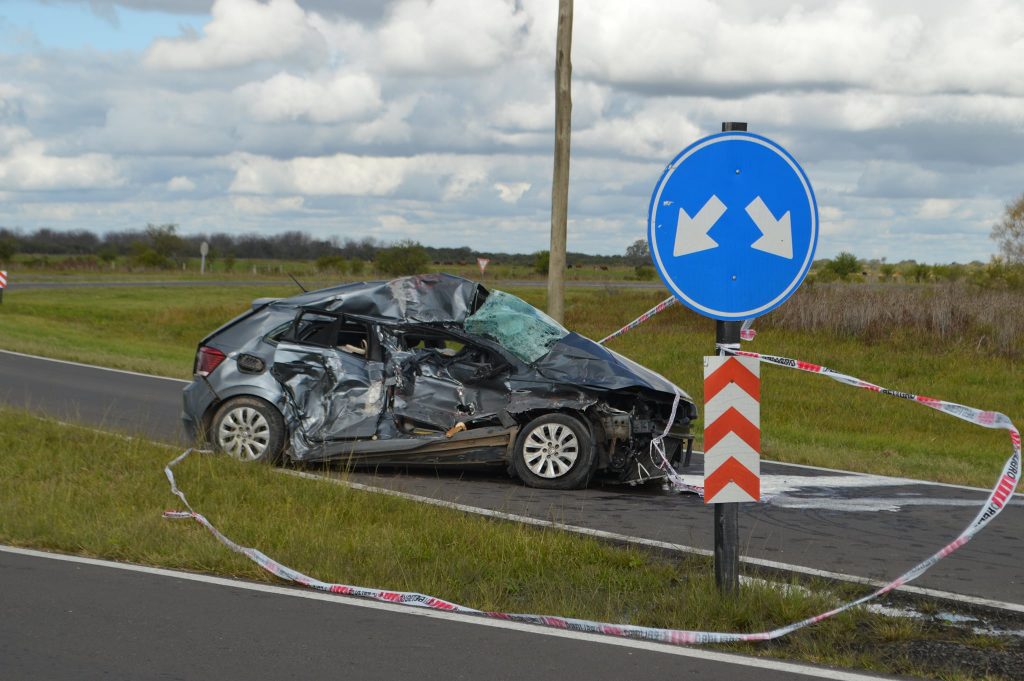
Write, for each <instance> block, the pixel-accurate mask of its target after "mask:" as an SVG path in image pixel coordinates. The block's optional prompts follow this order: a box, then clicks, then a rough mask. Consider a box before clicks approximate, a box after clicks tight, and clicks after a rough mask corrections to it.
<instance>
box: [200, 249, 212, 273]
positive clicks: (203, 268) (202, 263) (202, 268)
mask: <svg viewBox="0 0 1024 681" xmlns="http://www.w3.org/2000/svg"><path fill="white" fill-rule="evenodd" d="M209 253H210V244H208V243H206V242H205V241H204V242H203V243H201V244H199V255H200V256H201V257H202V260H201V261H200V263H199V274H206V256H207V255H209Z"/></svg>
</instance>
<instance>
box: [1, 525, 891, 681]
mask: <svg viewBox="0 0 1024 681" xmlns="http://www.w3.org/2000/svg"><path fill="white" fill-rule="evenodd" d="M0 551H2V552H4V553H11V554H15V555H21V556H30V557H33V558H46V559H49V560H59V561H65V562H69V563H79V564H82V565H92V566H95V567H105V568H111V569H115V570H125V571H127V572H139V573H143V574H147V575H153V576H157V577H171V578H174V579H184V580H188V581H192V582H200V583H203V584H213V585H216V586H226V587H231V588H234V589H245V590H247V591H257V592H261V593H267V594H274V595H277V596H290V597H292V598H306V599H309V600H314V601H325V602H328V603H337V604H339V605H350V606H355V607H359V608H369V609H372V610H384V611H387V612H393V613H398V614H404V615H415V616H417V617H429V618H433V619H439V620H448V621H450V622H461V623H464V624H475V625H477V626H485V627H495V628H497V629H506V630H513V631H523V632H528V633H532V634H538V635H541V636H554V637H557V638H567V639H572V640H575V641H587V642H590V643H600V644H604V645H613V646H620V647H623V648H634V649H639V650H649V651H651V652H656V653H665V654H668V655H678V656H680V657H691V658H697V659H701V660H709V661H712V662H722V663H724V664H735V665H739V666H743V667H756V668H760V669H770V670H772V671H779V672H785V673H789V674H802V675H804V676H810V677H813V678H818V679H835V680H836V681H861V680H867V679H882V678H888V677H881V676H870V675H867V674H858V673H855V672H846V671H841V670H837V669H820V668H817V667H808V666H804V665H801V664H796V663H793V662H780V661H778V660H771V659H766V658H751V657H744V656H742V655H730V654H728V653H718V652H714V651H709V650H704V649H701V648H683V647H679V646H672V645H666V644H661V643H651V642H648V641H636V640H632V639H621V638H613V637H610V636H601V635H598V634H585V633H580V632H574V631H569V630H563V629H549V628H546V627H539V626H536V625H531V624H519V623H517V622H504V621H501V620H486V619H482V618H480V617H474V616H472V615H458V614H454V613H447V612H442V611H437V610H421V609H419V608H415V607H413V606H405V605H395V604H392V603H383V602H378V601H369V600H364V599H361V598H353V597H349V596H338V595H335V594H326V593H321V592H318V591H309V590H305V589H296V588H292V587H283V586H272V585H269V584H260V583H257V582H244V581H241V580H236V579H227V578H224V577H214V576H211V575H202V574H196V573H192V572H179V571H177V570H168V569H165V568H154V567H148V566H145V565H134V564H132V563H118V562H114V561H109V560H98V559H96V558H84V557H80V556H68V555H64V554H58V553H47V552H45V551H34V550H31V549H21V548H16V547H13V546H5V545H2V544H0Z"/></svg>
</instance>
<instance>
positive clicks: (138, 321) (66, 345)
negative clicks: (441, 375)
mask: <svg viewBox="0 0 1024 681" xmlns="http://www.w3.org/2000/svg"><path fill="white" fill-rule="evenodd" d="M295 291H296V289H295V287H294V285H292V284H281V285H280V286H237V285H225V286H224V287H194V288H192V287H166V288H163V287H139V288H95V289H78V288H69V289H44V290H40V289H37V290H31V289H29V290H21V291H19V290H17V289H16V288H14V289H11V290H9V291H8V292H7V294H6V296H5V299H4V303H3V305H2V306H0V347H3V348H6V349H11V350H17V351H21V352H27V353H33V354H40V355H46V356H51V357H58V358H63V359H71V360H75V361H81V362H87V363H93V364H100V365H104V366H112V367H117V368H124V369H131V370H135V371H143V372H148V373H156V374H161V375H166V376H174V377H179V378H188V377H189V376H190V372H191V368H192V360H193V355H194V353H195V347H196V343H197V342H198V341H199V340H200V339H201V338H202V337H203V336H205V335H206V334H207V333H209V332H210V331H212V330H213V329H215V328H216V327H218V326H219V325H220V324H222V323H223V322H225V321H227V320H228V319H230V318H232V317H234V316H235V315H236V314H238V313H240V312H242V311H244V310H245V309H246V308H247V306H248V305H249V303H250V302H251V300H252V299H253V298H257V297H262V296H273V295H291V294H292V293H294V292H295ZM512 292H514V293H516V294H517V295H520V296H522V297H523V298H525V299H527V300H528V301H529V302H531V303H534V304H536V305H543V302H544V296H545V292H544V290H543V289H540V288H523V289H519V290H515V289H513V290H512ZM663 298H664V293H663V292H660V291H648V290H622V289H612V288H600V289H573V288H570V289H569V292H568V297H567V319H566V325H567V326H568V327H569V328H571V329H574V330H578V331H580V332H581V333H583V334H584V335H587V336H590V337H591V338H601V337H603V336H604V335H606V334H607V333H609V332H611V331H613V330H615V329H617V328H619V327H620V326H621V325H623V324H625V323H626V322H628V321H631V320H632V319H633V318H635V317H636V316H637V315H639V314H640V313H642V312H644V311H645V310H647V309H649V308H650V307H652V306H653V305H654V304H656V303H657V302H659V301H660V300H662V299H663ZM609 346H610V347H611V348H612V349H614V350H617V351H619V352H622V353H623V354H625V355H627V356H629V357H631V358H632V359H634V360H636V361H638V362H640V363H642V364H644V365H646V366H649V367H650V368H652V369H654V370H655V371H658V372H659V373H661V374H663V375H665V376H666V377H668V378H670V379H671V380H673V381H675V382H676V383H677V384H679V385H680V386H682V387H683V388H685V389H687V390H688V391H689V392H690V393H691V395H692V396H693V397H694V398H695V399H696V400H697V401H698V404H699V403H700V402H701V400H702V395H701V385H702V362H701V357H702V356H704V355H706V354H711V353H712V352H713V349H714V322H712V321H710V320H707V319H703V318H701V317H698V316H697V315H695V314H693V313H691V312H689V311H688V310H685V309H683V308H682V307H681V306H675V307H673V308H670V309H669V310H667V311H665V312H664V313H662V314H661V315H659V316H657V317H655V318H654V319H652V320H651V321H649V322H648V323H647V324H645V325H643V326H641V327H640V328H639V329H636V330H634V331H633V332H631V333H629V334H626V335H625V336H622V337H620V338H617V339H615V340H613V341H611V342H610V343H609ZM746 347H748V348H750V349H751V350H755V351H760V352H765V353H769V354H775V355H783V356H788V357H795V358H799V359H804V360H807V361H811V362H815V363H819V364H824V365H826V366H829V367H831V368H833V369H836V370H838V371H842V372H844V373H848V374H852V375H855V376H858V377H860V378H863V379H866V380H868V381H871V382H874V383H878V384H880V385H884V386H886V387H889V388H894V389H898V390H903V391H907V392H913V393H918V394H924V395H929V396H932V397H937V398H940V399H945V400H950V401H954V402H960V403H963V404H967V405H970V406H975V407H978V408H982V409H992V410H996V411H1002V412H1003V413H1005V414H1007V415H1008V416H1010V418H1012V419H1016V420H1017V421H1018V422H1020V421H1024V414H1022V411H1021V396H1022V390H1021V377H1022V371H1021V369H1022V366H1021V361H1020V360H1019V359H1013V358H1010V357H1004V356H989V355H987V354H985V353H984V352H972V351H970V350H969V349H965V348H964V347H963V346H962V345H952V346H945V345H942V344H939V343H936V342H934V341H932V342H920V340H919V339H917V338H914V337H906V338H900V337H898V336H897V337H895V338H886V339H885V340H884V341H878V342H864V341H861V340H857V339H856V338H852V337H844V336H825V335H823V334H816V333H811V332H807V331H791V330H786V329H778V328H765V329H764V330H762V331H761V333H760V334H759V335H758V337H757V340H756V341H755V342H754V343H751V344H748V345H747V346H746ZM762 381H763V388H762V394H763V399H762V430H763V444H764V456H765V458H768V459H776V460H781V461H789V462H793V463H803V464H811V465H819V466H827V467H834V468H842V469H846V470H856V471H863V472H869V473H876V474H883V475H897V476H906V477H911V478H917V479H924V480H937V481H942V482H950V483H956V484H969V485H976V486H982V487H985V486H989V485H991V484H992V481H993V480H994V479H995V477H996V475H997V474H998V472H999V470H1000V467H1001V465H1002V463H1003V461H1004V460H1005V459H1006V457H1007V456H1008V455H1009V453H1010V447H1009V439H1008V437H1007V436H1006V434H1005V432H1004V431H990V430H986V429H983V428H980V427H978V426H973V425H971V424H968V423H965V422H963V421H960V420H958V419H954V418H952V417H949V416H946V415H944V414H940V413H938V412H935V411H933V410H930V409H927V408H925V407H922V406H920V405H916V404H912V403H910V402H908V401H904V400H898V399H895V398H889V397H883V396H879V395H875V394H871V393H868V392H867V391H859V390H855V389H853V388H849V387H847V386H843V385H841V384H839V383H836V382H834V381H832V380H829V379H827V378H824V377H820V376H813V375H809V374H806V373H803V372H797V371H793V370H787V369H783V368H778V367H771V366H764V367H763V370H762Z"/></svg>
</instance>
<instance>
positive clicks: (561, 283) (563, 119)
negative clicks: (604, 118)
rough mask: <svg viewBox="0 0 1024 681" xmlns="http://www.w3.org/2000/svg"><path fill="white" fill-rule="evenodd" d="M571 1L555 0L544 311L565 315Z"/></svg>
mask: <svg viewBox="0 0 1024 681" xmlns="http://www.w3.org/2000/svg"><path fill="white" fill-rule="evenodd" d="M572 2H573V0H558V38H557V40H556V43H555V170H554V174H553V176H552V181H551V250H550V252H549V256H550V257H549V260H548V314H549V315H551V317H552V318H554V319H555V320H556V321H558V322H562V321H564V319H565V242H566V225H567V223H568V220H569V135H570V131H571V130H572V60H571V59H570V54H571V52H572Z"/></svg>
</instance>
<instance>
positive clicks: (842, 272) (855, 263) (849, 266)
mask: <svg viewBox="0 0 1024 681" xmlns="http://www.w3.org/2000/svg"><path fill="white" fill-rule="evenodd" d="M825 269H828V270H831V271H832V272H833V273H834V274H835V275H836V276H837V277H839V278H840V279H842V280H843V281H846V280H847V279H849V278H850V275H851V274H856V273H857V272H860V261H859V260H857V256H855V255H854V254H853V253H848V252H846V251H843V252H842V253H840V254H839V255H837V256H836V257H835V258H833V259H832V260H830V261H829V262H828V264H827V265H825Z"/></svg>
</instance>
